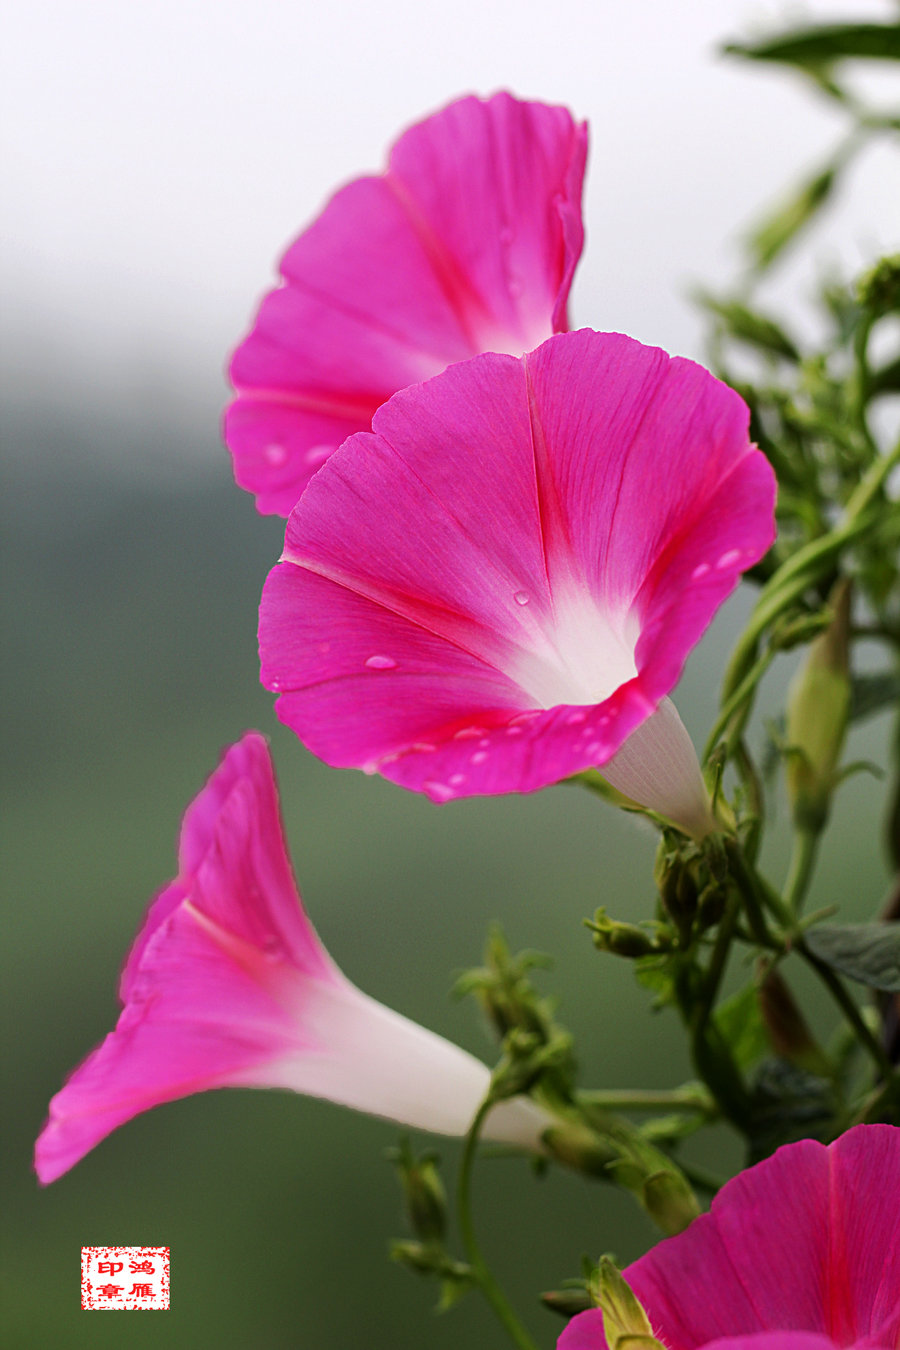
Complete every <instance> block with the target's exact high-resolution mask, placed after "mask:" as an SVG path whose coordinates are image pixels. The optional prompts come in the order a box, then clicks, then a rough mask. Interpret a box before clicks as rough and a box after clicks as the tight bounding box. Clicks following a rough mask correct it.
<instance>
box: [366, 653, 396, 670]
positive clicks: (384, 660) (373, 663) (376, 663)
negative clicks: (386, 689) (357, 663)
mask: <svg viewBox="0 0 900 1350" xmlns="http://www.w3.org/2000/svg"><path fill="white" fill-rule="evenodd" d="M366 666H367V668H368V669H369V670H396V669H397V662H396V661H395V660H394V658H393V657H392V656H369V657H367V659H366Z"/></svg>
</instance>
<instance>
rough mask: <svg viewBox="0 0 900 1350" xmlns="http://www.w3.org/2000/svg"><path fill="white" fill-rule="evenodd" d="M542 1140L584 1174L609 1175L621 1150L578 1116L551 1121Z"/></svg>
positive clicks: (553, 1155) (560, 1159) (567, 1163)
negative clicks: (553, 1123) (555, 1121)
mask: <svg viewBox="0 0 900 1350" xmlns="http://www.w3.org/2000/svg"><path fill="white" fill-rule="evenodd" d="M543 1144H544V1147H545V1148H546V1149H547V1151H548V1152H549V1153H550V1154H551V1156H552V1157H554V1158H555V1159H556V1160H557V1162H561V1163H563V1164H564V1165H565V1166H566V1167H571V1168H572V1170H573V1171H575V1172H582V1173H584V1175H585V1176H593V1177H605V1178H606V1179H607V1180H608V1179H609V1176H610V1167H611V1166H612V1165H614V1164H615V1163H617V1162H618V1161H619V1158H620V1156H621V1155H620V1151H619V1149H618V1148H616V1147H615V1145H613V1144H612V1143H610V1141H609V1140H607V1139H604V1138H603V1137H602V1136H601V1135H599V1134H595V1132H594V1131H593V1130H592V1129H590V1128H589V1127H588V1126H587V1125H582V1124H581V1123H580V1122H579V1121H577V1120H562V1119H560V1120H559V1122H558V1124H555V1125H552V1126H551V1127H550V1129H549V1130H546V1131H545V1132H544V1135H543Z"/></svg>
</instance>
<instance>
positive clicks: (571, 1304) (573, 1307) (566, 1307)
mask: <svg viewBox="0 0 900 1350" xmlns="http://www.w3.org/2000/svg"><path fill="white" fill-rule="evenodd" d="M541 1302H542V1303H543V1305H544V1307H545V1308H549V1309H550V1311H551V1312H557V1313H559V1314H560V1315H561V1316H562V1317H566V1318H569V1317H575V1316H577V1314H578V1313H583V1312H587V1311H588V1309H589V1308H590V1307H591V1306H592V1304H591V1299H590V1295H589V1294H588V1292H587V1290H586V1289H585V1288H584V1286H583V1285H578V1286H573V1288H571V1289H550V1290H549V1291H548V1292H547V1293H546V1294H541Z"/></svg>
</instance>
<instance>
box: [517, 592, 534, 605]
mask: <svg viewBox="0 0 900 1350" xmlns="http://www.w3.org/2000/svg"><path fill="white" fill-rule="evenodd" d="M530 598H531V597H530V596H529V594H528V592H527V591H516V593H515V595H514V596H513V599H514V600H515V602H516V604H517V605H527V604H528V601H529V600H530Z"/></svg>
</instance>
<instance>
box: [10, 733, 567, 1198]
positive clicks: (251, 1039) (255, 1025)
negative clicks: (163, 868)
mask: <svg viewBox="0 0 900 1350" xmlns="http://www.w3.org/2000/svg"><path fill="white" fill-rule="evenodd" d="M179 861H180V873H179V876H178V879H177V880H176V881H174V882H172V883H171V884H170V885H169V886H168V887H166V888H165V890H164V891H163V892H162V893H161V895H160V896H159V897H158V898H157V900H156V901H155V902H154V904H153V905H152V906H151V909H150V912H149V914H148V916H147V919H146V921H145V923H144V926H143V928H142V930H141V932H140V933H139V935H138V938H137V940H136V942H135V944H134V947H133V948H132V951H131V954H130V956H129V958H128V961H127V963H126V967H125V971H124V973H123V977H122V984H121V997H122V1002H123V1004H124V1005H125V1006H124V1010H123V1012H122V1015H121V1017H120V1018H119V1022H118V1025H117V1026H116V1029H115V1031H113V1032H112V1033H111V1034H110V1035H109V1036H107V1037H106V1040H105V1041H104V1042H103V1044H102V1045H100V1046H99V1047H98V1048H97V1049H96V1050H95V1051H94V1052H93V1054H91V1055H90V1056H89V1057H88V1059H87V1060H85V1062H84V1063H83V1064H82V1065H81V1066H80V1067H79V1068H78V1069H76V1070H75V1072H74V1073H73V1074H72V1076H71V1077H70V1079H69V1081H68V1082H67V1083H66V1085H65V1087H64V1088H63V1089H62V1091H61V1092H59V1093H58V1094H57V1095H56V1097H54V1099H53V1101H52V1102H51V1104H50V1119H49V1120H48V1122H47V1125H46V1126H45V1128H44V1130H43V1132H42V1134H41V1136H40V1138H39V1139H38V1142H37V1146H36V1149H35V1166H36V1169H37V1172H38V1176H39V1177H40V1179H41V1181H43V1182H49V1181H52V1180H54V1179H55V1178H56V1177H58V1176H60V1175H61V1174H62V1173H63V1172H65V1171H67V1170H68V1168H70V1167H72V1166H73V1165H74V1164H75V1163H76V1162H77V1161H78V1160H79V1159H80V1158H81V1157H83V1156H84V1154H85V1153H87V1152H89V1151H90V1149H92V1148H93V1147H94V1145H95V1144H97V1143H99V1141H100V1140H101V1139H102V1138H104V1137H105V1135H107V1134H109V1132H110V1131H111V1130H114V1129H115V1128H116V1127H117V1126H118V1125H121V1124H123V1123H124V1122H125V1121H127V1120H130V1119H131V1117H132V1116H135V1115H137V1114H138V1113H139V1112H140V1111H144V1110H147V1109H148V1108H150V1107H152V1106H157V1105H159V1104H160V1103H162V1102H165V1101H172V1100H174V1099H176V1098H178V1097H183V1096H186V1095H188V1094H189V1093H192V1092H200V1091H204V1090H205V1089H208V1088H215V1087H225V1086H230V1087H236V1086H245V1087H283V1088H290V1089H291V1090H293V1091H295V1092H303V1093H308V1094H311V1095H315V1096H320V1097H326V1098H328V1099H329V1100H331V1101H334V1102H338V1103H341V1104H343V1105H346V1106H352V1107H355V1108H357V1109H359V1110H363V1111H368V1112H370V1113H372V1114H374V1115H381V1116H386V1117H388V1118H390V1119H392V1120H400V1121H401V1122H403V1123H405V1124H410V1125H413V1126H416V1127H420V1128H423V1129H430V1130H433V1131H436V1132H438V1133H448V1134H464V1133H465V1132H466V1130H467V1129H468V1126H469V1123H470V1121H471V1120H472V1118H473V1116H474V1114H475V1111H476V1110H477V1108H478V1106H479V1104H480V1103H481V1100H482V1099H483V1097H484V1095H485V1093H486V1091H487V1088H488V1084H489V1080H490V1074H489V1072H488V1070H487V1068H486V1067H485V1066H484V1065H483V1064H482V1063H481V1062H480V1061H479V1060H477V1059H475V1058H474V1057H473V1056H472V1055H469V1054H466V1053H465V1052H464V1051H463V1050H460V1049H459V1048H458V1047H457V1046H455V1045H452V1044H451V1043H450V1042H449V1041H445V1040H444V1039H443V1038H442V1037H440V1036H435V1035H434V1034H433V1033H432V1032H430V1031H427V1030H426V1029H425V1028H424V1027H420V1026H417V1025H416V1024H415V1023H414V1022H410V1021H409V1020H408V1019H407V1018H405V1017H401V1016H400V1015H399V1014H398V1013H395V1012H392V1011H391V1010H390V1009H389V1008H385V1007H383V1006H382V1005H381V1004H379V1003H376V1002H375V1001H374V1000H373V999H370V998H368V997H367V996H366V995H365V994H363V993H361V992H360V990H358V989H356V988H355V987H354V986H353V985H351V984H350V983H349V981H348V980H346V979H345V977H344V976H343V975H342V974H341V973H340V971H339V970H338V969H337V967H336V966H335V965H334V964H333V962H332V961H331V959H330V957H329V956H328V954H327V952H326V951H325V950H324V948H323V947H322V945H321V943H320V942H319V940H318V938H317V937H316V935H315V932H314V931H313V928H312V925H311V924H310V922H309V920H308V918H307V917H306V915H305V913H304V912H303V910H302V907H301V905H300V900H299V896H298V895H297V891H296V887H295V885H294V881H293V877H292V875H291V871H290V864H289V862H288V859H287V854H286V851H285V847H284V839H283V835H282V828H281V821H280V817H279V810H278V798H277V790H276V787H275V780H274V776H273V772H272V765H271V761H270V759H269V754H268V749H267V747H266V743H265V741H264V739H263V738H262V737H261V736H259V735H258V734H256V733H249V734H248V735H246V736H245V737H244V738H243V740H242V741H240V742H239V743H238V744H237V745H235V746H233V747H232V748H231V749H230V750H229V751H228V752H227V754H226V755H225V757H224V759H223V761H222V764H221V765H220V766H219V768H218V769H217V771H216V772H215V773H214V774H213V776H212V777H211V779H210V780H209V783H208V784H207V786H206V787H205V788H204V789H203V791H202V792H201V793H200V795H199V796H198V797H197V799H196V800H195V801H194V802H193V803H192V805H191V806H190V807H189V808H188V811H187V813H186V815H185V818H184V823H183V827H182V835H181V847H180V859H179ZM549 1123H550V1121H549V1117H547V1116H546V1114H545V1113H544V1112H543V1111H542V1110H540V1108H538V1107H536V1106H534V1105H533V1104H532V1103H530V1102H528V1101H525V1100H517V1101H511V1102H507V1103H503V1104H502V1105H500V1106H499V1107H497V1108H496V1109H495V1110H494V1111H492V1112H491V1114H490V1116H489V1117H488V1119H487V1122H486V1130H485V1134H486V1137H487V1138H489V1139H495V1140H498V1141H502V1142H505V1143H511V1144H514V1145H517V1146H519V1147H523V1148H529V1149H538V1148H539V1147H540V1136H541V1134H542V1132H543V1131H544V1129H546V1127H547V1125H548V1124H549Z"/></svg>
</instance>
